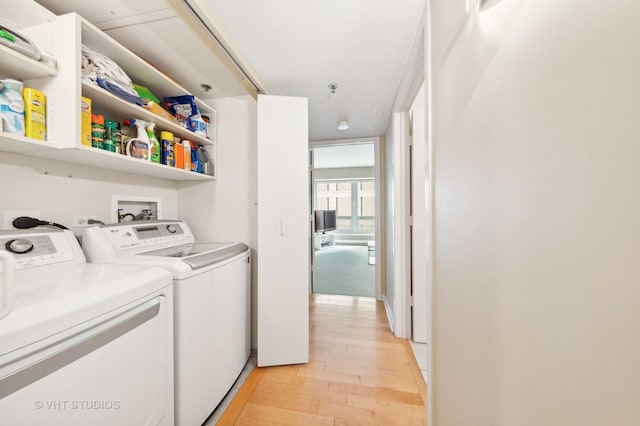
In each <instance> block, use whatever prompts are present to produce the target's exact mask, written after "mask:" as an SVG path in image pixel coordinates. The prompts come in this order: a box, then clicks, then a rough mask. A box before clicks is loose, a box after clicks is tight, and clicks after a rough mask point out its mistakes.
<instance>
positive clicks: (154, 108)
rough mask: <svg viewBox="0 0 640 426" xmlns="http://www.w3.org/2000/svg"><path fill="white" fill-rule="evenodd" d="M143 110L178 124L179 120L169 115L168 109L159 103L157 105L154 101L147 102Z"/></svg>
mask: <svg viewBox="0 0 640 426" xmlns="http://www.w3.org/2000/svg"><path fill="white" fill-rule="evenodd" d="M143 108H144V109H147V110H149V111H151V112H152V113H154V114H155V115H158V116H160V117H162V118H164V119H166V120H169V121H172V122H174V123H177V122H178V119H177V118H175V117H174V116H173V115H171V113H169V111H167V110H166V109H164V108H162V107H161V106H160V105H158V104H157V103H155V102H153V101H149V102H147V104H146V105H143Z"/></svg>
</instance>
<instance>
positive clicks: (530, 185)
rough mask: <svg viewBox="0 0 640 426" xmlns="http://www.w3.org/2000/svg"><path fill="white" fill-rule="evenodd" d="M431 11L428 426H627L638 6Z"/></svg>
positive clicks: (638, 353) (639, 171)
mask: <svg viewBox="0 0 640 426" xmlns="http://www.w3.org/2000/svg"><path fill="white" fill-rule="evenodd" d="M464 3H465V2H463V1H458V2H452V1H450V0H432V1H431V6H432V19H431V22H430V25H431V26H432V29H433V32H432V41H433V45H432V47H433V50H432V53H433V56H432V60H431V71H432V73H433V74H432V87H433V100H432V101H433V144H434V147H433V148H434V179H435V180H434V184H435V191H434V209H435V210H434V247H435V253H434V255H435V270H434V272H435V275H434V318H433V320H434V321H433V323H434V330H433V331H434V335H433V338H434V363H433V366H434V372H433V380H434V386H433V388H432V390H433V396H434V407H433V414H434V417H435V423H434V425H436V426H454V425H473V426H483V425H486V426H489V425H490V426H512V425H518V426H527V425H531V426H533V425H543V424H544V425H549V426H553V425H558V426H560V425H563V426H564V425H581V426H589V425H616V426H622V425H638V424H640V404H638V400H640V386H639V384H638V383H639V379H640V362H639V361H638V360H640V266H639V265H640V262H639V261H638V257H639V255H640V166H639V165H640V143H639V135H640V119H639V118H638V117H639V112H640V103H639V99H640V84H638V83H639V81H640V78H639V76H640V50H639V49H638V43H637V41H638V40H640V25H638V22H640V2H638V1H637V0H617V1H595V0H586V1H585V0H583V1H576V0H574V1H557V0H538V1H532V0H529V1H527V0H503V1H502V2H501V3H499V4H498V5H497V6H495V7H494V8H493V9H490V10H488V11H486V12H483V13H482V14H480V15H477V14H476V13H473V14H472V15H470V17H469V18H468V19H467V20H466V21H465V17H464Z"/></svg>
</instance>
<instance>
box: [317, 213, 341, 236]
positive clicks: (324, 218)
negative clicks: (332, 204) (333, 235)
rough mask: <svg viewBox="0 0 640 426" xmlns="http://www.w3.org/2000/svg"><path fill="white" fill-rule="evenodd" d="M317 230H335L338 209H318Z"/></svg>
mask: <svg viewBox="0 0 640 426" xmlns="http://www.w3.org/2000/svg"><path fill="white" fill-rule="evenodd" d="M315 218H316V232H325V231H335V229H336V211H335V210H316V211H315Z"/></svg>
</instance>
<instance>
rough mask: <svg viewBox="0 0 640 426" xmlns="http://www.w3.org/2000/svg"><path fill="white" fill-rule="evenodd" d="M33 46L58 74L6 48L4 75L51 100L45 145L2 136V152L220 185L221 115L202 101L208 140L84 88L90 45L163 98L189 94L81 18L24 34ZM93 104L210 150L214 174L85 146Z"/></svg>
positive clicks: (0, 55)
mask: <svg viewBox="0 0 640 426" xmlns="http://www.w3.org/2000/svg"><path fill="white" fill-rule="evenodd" d="M24 31H25V34H26V35H28V36H29V37H30V38H31V39H32V40H34V42H35V43H36V44H37V45H38V46H39V47H41V48H42V49H43V50H46V51H47V52H49V51H50V52H51V53H52V54H53V56H54V57H55V58H56V60H57V61H58V68H59V70H58V69H56V68H54V67H50V66H48V65H47V64H44V63H40V62H38V61H34V60H33V59H31V58H29V57H27V56H24V55H22V54H20V53H18V52H15V51H13V50H12V49H9V48H7V47H5V46H1V45H0V75H1V76H3V77H7V78H15V79H18V80H22V81H24V83H25V86H27V87H35V88H37V89H39V90H41V91H43V92H44V93H45V95H46V96H47V104H48V107H47V141H36V140H34V139H30V138H26V137H24V136H21V135H13V134H6V133H1V132H0V151H2V152H11V153H17V154H23V155H31V156H35V157H40V158H46V159H51V160H56V161H62V162H68V163H74V164H80V165H84V166H91V167H97V168H101V169H105V170H114V171H119V172H125V173H132V174H137V175H143V176H149V177H155V178H161V179H169V180H174V181H194V180H200V181H207V180H213V179H215V178H216V177H215V171H216V170H217V168H218V167H217V164H216V161H217V156H216V137H215V134H216V124H217V123H216V114H215V111H214V110H213V109H212V108H211V107H209V106H208V105H207V104H205V103H204V102H202V101H201V100H199V99H197V98H196V104H197V105H198V108H199V110H200V112H201V113H203V114H206V115H208V116H209V117H210V120H211V121H210V123H211V126H212V130H213V137H212V138H211V140H210V139H207V138H205V137H202V136H200V135H198V134H195V133H194V132H191V131H190V130H188V129H186V128H184V127H182V126H180V125H179V124H177V123H175V122H172V121H170V120H167V119H164V118H162V117H160V116H158V115H155V114H153V113H152V112H150V111H148V110H146V109H144V108H142V107H140V106H138V105H135V104H131V103H129V102H127V101H125V100H123V99H121V98H119V97H117V96H115V95H113V94H112V93H110V92H109V91H107V90H104V89H102V88H101V87H99V86H97V85H95V84H92V83H91V82H87V81H83V80H82V77H81V61H80V59H81V47H82V44H85V45H87V46H88V47H89V48H90V49H92V50H94V51H96V52H99V53H101V54H103V55H105V56H107V57H109V58H111V59H112V60H113V61H114V62H116V63H117V64H118V65H119V66H120V67H121V68H122V69H123V70H124V71H125V72H126V73H127V75H128V76H129V77H130V78H131V79H132V80H133V81H134V82H135V83H138V84H141V85H143V86H145V87H147V88H149V89H150V90H151V91H152V92H153V93H154V94H155V95H156V96H158V97H159V98H164V97H168V96H178V95H185V94H189V92H188V91H187V90H186V89H184V88H183V87H182V86H180V84H178V83H177V82H176V81H174V80H173V79H171V78H170V77H168V76H167V75H166V74H164V73H162V71H160V70H158V69H156V68H155V67H153V66H152V65H151V64H149V63H148V62H146V61H144V60H143V59H141V58H140V57H138V56H137V55H135V54H134V53H132V52H131V51H129V50H128V49H127V48H125V47H124V46H122V45H121V44H120V43H118V42H117V41H115V40H113V39H112V38H111V37H109V36H108V35H106V34H105V33H103V32H102V31H101V30H100V29H98V28H97V27H95V26H94V25H93V24H91V23H90V22H88V21H86V20H85V19H83V18H82V17H80V16H79V15H77V14H75V13H71V14H67V15H62V16H59V17H58V18H57V20H56V21H55V22H52V23H49V24H44V25H39V26H36V27H32V28H26V29H24ZM82 96H86V97H88V98H90V99H91V100H92V110H93V111H94V112H97V113H100V114H102V115H105V118H110V119H115V120H118V121H122V120H123V119H126V118H140V119H142V120H145V121H153V122H155V123H156V132H157V134H158V135H159V134H160V132H161V131H163V130H164V131H169V132H171V133H173V134H174V135H175V136H177V137H179V138H181V139H186V140H190V141H193V142H194V143H196V144H197V145H202V146H204V147H205V149H206V150H207V152H208V153H209V156H210V157H211V158H212V161H213V167H212V169H213V175H208V174H203V173H196V172H191V171H186V170H181V169H177V168H174V167H170V166H165V165H163V164H158V163H152V162H150V161H144V160H140V159H136V158H132V157H128V156H125V155H121V154H116V153H112V152H108V151H104V150H100V149H96V148H92V147H87V146H84V145H82V144H81V122H82V120H81V110H80V99H81V97H82Z"/></svg>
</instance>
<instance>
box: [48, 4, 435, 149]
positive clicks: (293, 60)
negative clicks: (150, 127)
mask: <svg viewBox="0 0 640 426" xmlns="http://www.w3.org/2000/svg"><path fill="white" fill-rule="evenodd" d="M37 1H38V2H39V3H41V4H42V5H44V6H45V7H47V8H48V9H50V10H52V11H53V12H55V13H57V14H62V13H68V12H77V13H79V14H80V15H82V16H83V17H85V18H86V19H87V20H89V21H91V22H92V23H94V24H95V25H96V26H97V27H98V28H101V29H103V30H105V31H106V32H107V33H108V34H109V35H111V36H112V37H114V38H115V39H116V40H118V41H120V42H121V43H122V44H124V45H126V46H128V47H129V48H131V49H132V50H133V51H134V52H136V53H138V54H139V55H140V56H142V57H143V58H145V59H147V60H148V61H150V62H151V63H153V64H154V65H156V66H157V67H158V68H160V69H162V70H164V71H166V72H167V73H168V74H170V75H172V76H173V77H175V78H177V79H178V80H180V81H181V82H182V84H183V85H184V86H185V87H186V88H187V89H188V90H190V91H192V92H193V93H194V94H196V95H197V96H198V97H200V98H203V99H209V98H216V97H230V96H242V95H245V94H247V91H246V89H245V87H244V86H243V85H242V84H241V83H239V82H238V81H237V79H236V78H235V76H234V72H231V71H230V70H229V66H228V65H225V64H224V63H222V62H221V61H220V59H219V57H218V56H217V55H216V54H215V53H214V52H213V51H212V50H211V49H210V46H209V44H210V43H211V40H212V38H210V37H209V35H208V34H207V33H205V32H204V31H203V27H201V26H200V24H199V23H198V22H197V21H196V20H195V19H194V17H193V15H191V14H190V13H189V11H188V8H187V4H189V5H190V6H191V7H193V8H194V9H196V10H198V11H199V13H200V14H201V15H202V17H203V18H204V20H205V21H207V22H208V23H209V24H211V25H212V26H213V28H214V32H215V33H216V34H217V35H219V36H221V38H222V39H223V42H224V44H225V45H226V46H227V47H229V48H230V50H231V51H232V52H233V55H234V56H235V57H236V58H237V59H238V60H239V62H240V63H241V64H242V66H243V68H245V69H246V70H247V71H248V73H249V74H250V76H251V77H252V79H254V80H255V81H256V82H257V83H258V85H259V86H261V88H262V89H264V90H265V92H266V93H268V94H273V95H283V96H301V97H306V98H308V99H309V138H310V140H326V139H343V138H358V137H368V136H379V135H382V134H384V133H385V131H386V127H387V124H388V120H389V118H390V114H391V108H392V105H393V102H394V99H395V97H396V93H397V92H398V87H399V85H400V81H401V78H402V75H403V72H404V70H405V67H406V65H407V62H408V60H409V54H410V51H411V48H412V45H413V43H414V41H415V40H416V37H417V36H418V29H419V26H420V24H421V21H422V16H423V11H424V7H425V4H426V0H397V1H390V0H323V1H317V0H269V1H264V0H234V1H229V0H136V1H131V0H105V1H101V2H95V1H86V0H37ZM203 34H204V36H203ZM332 82H334V83H337V84H338V86H339V87H338V89H337V90H336V93H335V94H333V95H330V92H329V89H328V87H327V86H328V85H329V83H332ZM200 83H207V84H210V85H211V86H212V87H213V90H211V91H210V92H208V93H205V92H204V91H203V90H202V89H201V88H200ZM339 120H348V122H349V124H350V128H349V129H348V130H346V131H340V130H338V129H337V124H338V121H339Z"/></svg>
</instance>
